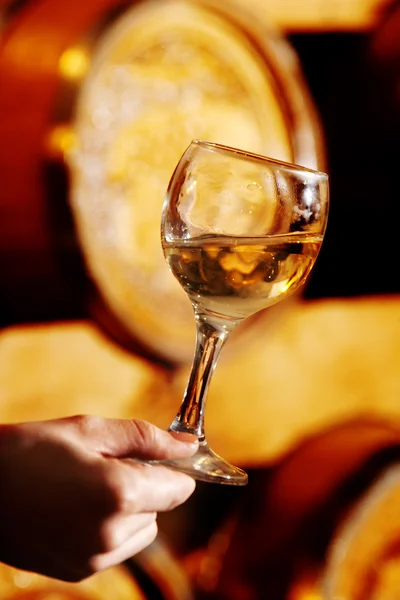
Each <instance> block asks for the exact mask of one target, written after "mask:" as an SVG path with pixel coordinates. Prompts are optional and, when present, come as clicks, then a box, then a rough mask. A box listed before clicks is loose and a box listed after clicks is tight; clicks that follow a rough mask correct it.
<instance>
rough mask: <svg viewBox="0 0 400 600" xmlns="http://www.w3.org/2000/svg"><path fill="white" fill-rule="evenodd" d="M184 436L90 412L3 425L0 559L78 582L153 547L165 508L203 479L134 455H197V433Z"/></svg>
mask: <svg viewBox="0 0 400 600" xmlns="http://www.w3.org/2000/svg"><path fill="white" fill-rule="evenodd" d="M176 437H177V435H176V436H175V434H171V433H168V432H167V431H163V430H161V429H158V428H157V427H155V426H154V425H151V424H150V423H147V422H144V421H129V420H126V421H125V420H111V419H101V418H99V417H89V416H79V417H72V418H66V419H59V420H53V421H39V422H32V423H23V424H16V425H14V424H13V425H0V561H2V562H5V563H7V564H10V565H12V566H15V567H17V568H21V569H25V570H28V571H34V572H36V573H40V574H43V575H47V576H49V577H55V578H57V579H62V580H64V581H79V580H81V579H83V578H85V577H88V576H89V575H92V574H93V573H95V572H97V571H100V570H103V569H106V568H108V567H111V566H114V565H116V564H119V563H121V562H123V561H124V560H126V559H128V558H129V557H131V556H133V555H134V554H136V553H137V552H139V551H140V550H142V549H143V548H145V547H146V546H147V545H149V544H150V543H151V542H152V541H153V540H154V538H155V537H156V535H157V523H156V517H157V512H158V511H167V510H171V509H173V508H175V507H176V506H178V505H179V504H181V503H182V502H185V500H186V499H187V498H188V497H189V496H190V495H191V494H192V492H193V491H194V488H195V482H194V480H193V479H191V478H190V477H188V476H187V475H184V474H182V473H178V472H175V471H172V470H170V469H167V468H165V467H162V466H147V465H144V464H140V463H138V462H135V461H133V460H128V457H131V458H142V459H155V460H157V459H166V458H182V457H186V456H190V455H192V454H194V452H195V451H196V449H197V440H196V439H195V438H194V436H190V435H186V434H183V436H180V439H176Z"/></svg>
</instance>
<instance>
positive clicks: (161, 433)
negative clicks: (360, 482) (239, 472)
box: [79, 416, 198, 460]
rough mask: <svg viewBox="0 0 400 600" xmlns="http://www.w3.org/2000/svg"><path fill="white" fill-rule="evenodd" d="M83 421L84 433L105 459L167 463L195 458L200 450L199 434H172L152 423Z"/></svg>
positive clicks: (94, 419)
mask: <svg viewBox="0 0 400 600" xmlns="http://www.w3.org/2000/svg"><path fill="white" fill-rule="evenodd" d="M83 421H84V422H85V423H84V425H83V427H79V428H80V429H81V433H83V434H84V435H85V437H89V438H90V442H91V444H90V445H91V446H92V447H93V448H94V449H95V450H96V451H97V452H99V453H100V454H102V455H103V456H109V457H113V458H140V459H151V460H164V459H174V458H184V457H186V456H191V455H192V454H194V453H195V452H196V450H197V448H198V440H197V437H196V436H195V435H192V434H189V433H172V432H168V431H166V430H164V429H160V428H159V427H156V426H155V425H153V424H152V423H149V422H148V421H141V420H138V419H133V420H130V419H102V418H99V417H90V416H89V417H83ZM82 429H83V431H82Z"/></svg>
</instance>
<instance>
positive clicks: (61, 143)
mask: <svg viewBox="0 0 400 600" xmlns="http://www.w3.org/2000/svg"><path fill="white" fill-rule="evenodd" d="M76 143H77V138H76V134H75V132H74V131H73V129H72V128H71V127H70V126H69V125H57V126H56V127H54V128H53V129H52V130H51V131H50V133H49V135H48V137H47V140H46V149H47V152H48V154H49V155H50V156H51V157H53V158H59V157H61V158H62V157H64V156H65V155H66V153H68V152H70V151H71V150H72V148H74V147H75V145H76Z"/></svg>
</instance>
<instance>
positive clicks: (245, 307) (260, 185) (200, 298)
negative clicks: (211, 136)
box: [161, 140, 329, 485]
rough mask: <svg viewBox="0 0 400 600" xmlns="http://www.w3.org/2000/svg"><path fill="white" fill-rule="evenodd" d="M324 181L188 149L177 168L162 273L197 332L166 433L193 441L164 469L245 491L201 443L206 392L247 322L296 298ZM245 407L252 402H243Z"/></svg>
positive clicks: (318, 229) (316, 233)
mask: <svg viewBox="0 0 400 600" xmlns="http://www.w3.org/2000/svg"><path fill="white" fill-rule="evenodd" d="M328 204H329V185H328V176H327V175H326V174H325V173H322V172H317V171H312V170H310V169H307V168H303V167H300V166H297V165H293V164H288V163H284V162H280V161H277V160H273V159H270V158H266V157H263V156H259V155H256V154H251V153H249V152H245V151H243V150H238V149H235V148H229V147H227V146H222V145H220V144H214V143H211V142H206V141H200V140H195V141H193V142H192V143H191V144H190V146H189V147H188V148H187V150H186V151H185V153H184V154H183V156H182V158H181V159H180V161H179V163H178V165H177V167H176V169H175V171H174V173H173V175H172V178H171V181H170V184H169V187H168V190H167V194H166V198H165V201H164V205H163V211H162V225H161V238H162V246H163V250H164V255H165V258H166V260H167V263H168V265H169V268H170V270H171V271H172V273H173V274H174V276H175V277H176V278H177V280H178V281H179V283H180V284H181V286H182V287H183V289H184V290H185V292H186V293H187V295H188V296H189V298H190V300H191V303H192V306H193V309H194V316H195V321H196V327H197V340H196V348H195V355H194V360H193V365H192V370H191V374H190V378H189V382H188V385H187V388H186V391H185V394H184V397H183V401H182V403H181V406H180V409H179V411H178V414H177V415H176V417H175V419H174V421H173V422H172V424H171V426H170V430H171V431H181V432H190V433H193V434H196V435H197V436H198V439H199V449H198V452H197V453H196V454H195V455H194V456H193V457H192V458H189V459H180V460H169V461H163V464H165V465H167V466H169V467H171V468H175V469H178V470H180V471H183V472H185V473H187V474H189V475H191V476H192V477H194V478H195V479H197V480H201V481H209V482H216V483H225V484H231V485H245V484H246V483H247V474H246V473H245V472H244V471H242V470H241V469H239V468H237V467H235V466H233V465H231V464H230V463H228V462H227V461H225V460H224V459H223V458H222V457H220V456H218V455H217V454H216V453H215V452H213V450H211V448H210V447H209V445H208V444H207V440H206V435H205V429H204V413H205V405H206V396H207V390H208V387H209V384H210V380H211V376H212V373H213V371H214V369H215V366H216V362H217V360H218V356H219V354H220V351H221V348H222V346H223V345H224V343H225V342H226V340H227V339H228V337H229V334H230V333H231V332H232V331H233V330H234V329H235V328H236V327H237V326H238V325H239V324H240V323H241V322H242V321H243V320H244V319H246V317H249V316H250V315H253V314H255V313H256V312H258V311H261V310H263V309H265V308H267V307H269V306H271V305H273V304H275V303H277V302H280V301H281V300H283V299H284V298H286V297H287V296H289V295H290V294H292V293H293V292H295V291H296V290H297V289H298V288H299V287H300V286H301V285H302V284H303V283H304V281H305V280H306V278H307V276H308V274H309V273H310V270H311V268H312V266H313V264H314V262H315V259H316V258H317V255H318V252H319V249H320V246H321V243H322V239H323V236H324V233H325V228H326V223H327V216H328ZM244 401H246V402H249V410H251V398H248V399H244Z"/></svg>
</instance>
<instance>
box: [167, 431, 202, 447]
mask: <svg viewBox="0 0 400 600" xmlns="http://www.w3.org/2000/svg"><path fill="white" fill-rule="evenodd" d="M170 434H171V435H172V437H174V438H175V439H176V440H179V441H180V442H185V443H186V444H196V443H197V441H198V438H197V435H195V434H194V433H187V432H185V431H170Z"/></svg>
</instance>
